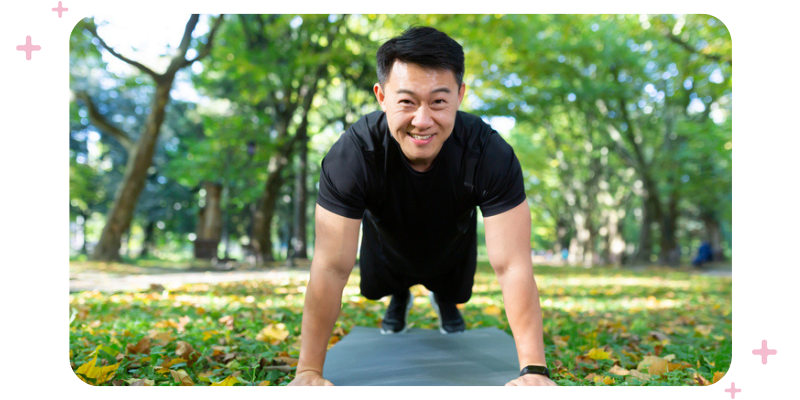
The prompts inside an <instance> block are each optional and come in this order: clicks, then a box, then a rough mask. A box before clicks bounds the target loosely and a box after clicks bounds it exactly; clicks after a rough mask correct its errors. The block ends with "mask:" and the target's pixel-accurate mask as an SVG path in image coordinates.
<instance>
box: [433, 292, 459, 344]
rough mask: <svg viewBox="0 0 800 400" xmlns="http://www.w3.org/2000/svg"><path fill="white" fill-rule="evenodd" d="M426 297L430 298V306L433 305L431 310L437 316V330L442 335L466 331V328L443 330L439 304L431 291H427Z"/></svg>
mask: <svg viewBox="0 0 800 400" xmlns="http://www.w3.org/2000/svg"><path fill="white" fill-rule="evenodd" d="M428 299H430V301H431V306H433V311H436V317H437V318H439V332H441V334H442V335H456V334H459V333H464V332H466V329H465V330H463V331H458V332H448V331H446V330H444V328H443V327H442V313H441V312H439V305H438V304H436V299H434V298H433V292H431V291H428Z"/></svg>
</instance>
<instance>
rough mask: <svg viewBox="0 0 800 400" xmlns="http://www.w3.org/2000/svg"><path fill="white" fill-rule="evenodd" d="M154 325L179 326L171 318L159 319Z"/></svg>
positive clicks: (155, 326)
mask: <svg viewBox="0 0 800 400" xmlns="http://www.w3.org/2000/svg"><path fill="white" fill-rule="evenodd" d="M153 327H154V328H177V327H178V324H177V323H176V322H175V321H173V320H171V319H170V320H163V321H158V322H156V323H155V324H153Z"/></svg>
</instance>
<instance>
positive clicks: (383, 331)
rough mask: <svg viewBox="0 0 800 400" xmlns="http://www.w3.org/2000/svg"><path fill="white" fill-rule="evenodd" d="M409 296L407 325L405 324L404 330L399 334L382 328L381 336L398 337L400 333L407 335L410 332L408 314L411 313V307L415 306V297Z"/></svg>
mask: <svg viewBox="0 0 800 400" xmlns="http://www.w3.org/2000/svg"><path fill="white" fill-rule="evenodd" d="M408 296H409V297H408V304H406V324H405V326H403V329H401V330H400V331H398V332H391V331H387V330H385V329H383V328H381V335H396V334H398V333H406V332H408V328H409V326H408V314H410V313H411V306H413V305H414V295H413V294H411V293H409V294H408Z"/></svg>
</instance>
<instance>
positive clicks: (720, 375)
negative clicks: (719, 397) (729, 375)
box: [711, 371, 725, 384]
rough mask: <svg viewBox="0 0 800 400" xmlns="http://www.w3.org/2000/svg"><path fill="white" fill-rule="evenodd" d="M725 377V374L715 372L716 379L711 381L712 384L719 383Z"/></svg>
mask: <svg viewBox="0 0 800 400" xmlns="http://www.w3.org/2000/svg"><path fill="white" fill-rule="evenodd" d="M723 376H725V372H722V371H718V372H714V379H713V380H712V381H711V383H712V384H714V383H717V382H719V380H720V379H722V377H723Z"/></svg>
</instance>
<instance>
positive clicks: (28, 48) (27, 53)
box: [17, 36, 42, 60]
mask: <svg viewBox="0 0 800 400" xmlns="http://www.w3.org/2000/svg"><path fill="white" fill-rule="evenodd" d="M41 49H42V46H39V45H33V44H31V37H30V36H26V37H25V44H24V45H19V46H17V50H22V51H24V52H25V59H26V60H30V59H31V53H32V52H34V51H39V50H41Z"/></svg>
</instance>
